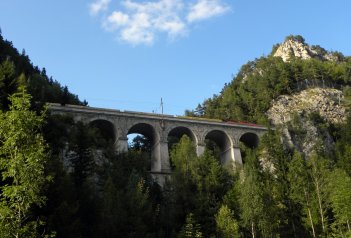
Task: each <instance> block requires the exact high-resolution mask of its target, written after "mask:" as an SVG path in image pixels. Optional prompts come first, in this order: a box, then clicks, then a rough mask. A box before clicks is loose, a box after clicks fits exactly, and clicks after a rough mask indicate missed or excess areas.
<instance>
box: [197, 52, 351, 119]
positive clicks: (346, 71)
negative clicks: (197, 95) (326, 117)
mask: <svg viewBox="0 0 351 238" xmlns="http://www.w3.org/2000/svg"><path fill="white" fill-rule="evenodd" d="M350 68H351V61H347V60H341V61H339V62H332V61H321V60H318V59H310V60H302V59H299V58H293V59H291V60H290V61H289V62H284V61H283V60H282V59H281V58H280V57H273V56H269V57H261V58H259V59H256V60H255V61H251V62H248V63H247V64H246V65H244V66H242V68H241V69H240V71H239V73H238V74H237V75H236V76H235V78H234V79H233V81H232V82H230V83H229V84H226V85H225V86H224V88H223V89H222V91H221V93H220V94H219V95H214V96H213V97H212V98H209V99H207V100H205V101H204V102H203V104H202V105H201V107H202V108H204V112H203V113H202V114H201V115H203V116H204V117H207V118H219V119H223V120H242V121H250V122H258V123H263V124H268V121H267V119H266V116H265V112H266V111H267V110H268V108H269V107H270V103H271V101H272V100H273V99H275V98H277V97H278V96H280V95H282V94H291V93H293V92H297V91H300V90H303V89H306V88H310V87H316V86H319V87H338V88H339V87H341V86H347V85H350V83H351V81H350V79H351V71H350Z"/></svg>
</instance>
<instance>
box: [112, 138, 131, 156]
mask: <svg viewBox="0 0 351 238" xmlns="http://www.w3.org/2000/svg"><path fill="white" fill-rule="evenodd" d="M115 150H116V151H118V152H120V153H123V152H127V151H128V137H120V138H118V139H117V141H116V142H115Z"/></svg>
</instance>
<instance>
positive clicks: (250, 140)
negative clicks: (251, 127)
mask: <svg viewBox="0 0 351 238" xmlns="http://www.w3.org/2000/svg"><path fill="white" fill-rule="evenodd" d="M239 141H240V142H242V143H244V145H245V146H247V147H249V148H251V149H254V148H257V147H258V144H259V142H260V138H259V136H258V135H257V134H256V133H253V132H246V133H243V134H242V135H241V136H240V139H239Z"/></svg>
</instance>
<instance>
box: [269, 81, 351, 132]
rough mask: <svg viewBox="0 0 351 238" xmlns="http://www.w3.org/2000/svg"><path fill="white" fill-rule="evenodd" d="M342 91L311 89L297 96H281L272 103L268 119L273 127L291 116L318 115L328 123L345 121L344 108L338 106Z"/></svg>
mask: <svg viewBox="0 0 351 238" xmlns="http://www.w3.org/2000/svg"><path fill="white" fill-rule="evenodd" d="M342 99H343V94H342V91H340V90H337V89H332V88H311V89H306V90H303V91H301V92H299V93H298V94H293V95H281V96H279V97H278V98H277V99H276V100H274V101H273V102H272V107H271V108H270V109H269V110H268V112H267V115H268V118H269V119H270V120H271V121H272V123H273V124H274V125H281V124H286V123H287V122H289V121H291V120H292V116H293V115H302V114H304V115H308V114H311V113H313V112H314V113H318V114H319V115H321V116H322V117H323V118H324V119H325V120H326V121H328V122H330V123H341V122H344V121H345V120H346V115H345V110H346V109H345V107H343V106H341V105H340V101H341V100H342Z"/></svg>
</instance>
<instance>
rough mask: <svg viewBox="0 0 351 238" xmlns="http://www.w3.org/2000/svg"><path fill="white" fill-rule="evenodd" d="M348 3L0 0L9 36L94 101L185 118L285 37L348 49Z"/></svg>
mask: <svg viewBox="0 0 351 238" xmlns="http://www.w3.org/2000/svg"><path fill="white" fill-rule="evenodd" d="M350 9H351V1H349V0H334V1H327V0H294V1H292V0H289V1H288V0H73V1H72V0H60V1H48V0H35V1H32V0H1V1H0V27H1V30H2V35H3V37H4V38H5V39H8V40H10V41H12V42H13V45H14V46H15V47H16V48H17V49H18V50H19V51H21V50H22V49H25V51H26V53H27V54H28V55H29V56H30V59H31V60H32V62H33V63H34V65H38V66H39V67H40V68H42V67H45V68H46V72H47V74H48V75H49V76H52V77H53V78H54V79H56V80H57V81H59V82H60V83H61V84H62V85H67V86H68V88H69V89H70V91H72V92H73V93H75V94H78V96H79V97H80V99H82V100H83V99H86V100H87V101H88V102H89V105H90V106H95V107H105V108H115V109H120V110H134V111H144V112H152V111H156V112H160V98H161V97H162V98H163V101H164V112H165V113H167V114H176V115H181V114H183V113H184V110H185V109H194V108H195V107H196V106H197V104H198V103H201V102H203V100H204V99H206V98H209V97H211V96H212V95H213V94H215V93H216V94H217V93H219V92H220V91H221V89H222V88H223V86H224V84H225V83H228V82H230V81H231V79H232V75H235V74H236V73H237V72H238V70H239V69H240V67H241V66H242V65H243V64H245V63H246V62H247V61H249V60H253V59H255V58H258V57H260V56H262V55H267V54H269V53H270V51H271V49H272V46H273V44H275V43H279V42H282V41H283V40H284V38H285V37H286V36H287V35H290V34H300V35H302V36H303V37H304V38H305V39H306V41H307V42H308V43H310V44H319V45H321V46H322V47H324V48H326V49H327V50H338V51H341V52H342V53H344V54H345V55H351V14H350Z"/></svg>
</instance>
